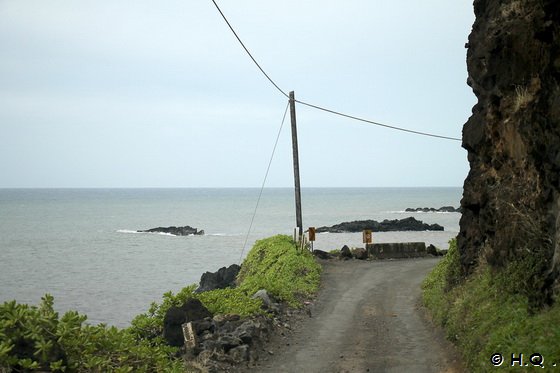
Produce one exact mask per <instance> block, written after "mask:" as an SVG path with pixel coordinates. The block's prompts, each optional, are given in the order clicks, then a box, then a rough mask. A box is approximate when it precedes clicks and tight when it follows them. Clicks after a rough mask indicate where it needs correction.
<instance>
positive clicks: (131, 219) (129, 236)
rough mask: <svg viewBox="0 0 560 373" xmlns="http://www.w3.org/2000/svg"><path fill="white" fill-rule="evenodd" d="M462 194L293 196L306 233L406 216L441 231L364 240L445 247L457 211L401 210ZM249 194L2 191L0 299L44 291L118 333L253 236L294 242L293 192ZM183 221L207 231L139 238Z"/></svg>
mask: <svg viewBox="0 0 560 373" xmlns="http://www.w3.org/2000/svg"><path fill="white" fill-rule="evenodd" d="M461 193H462V189H461V188H308V189H303V190H302V210H303V223H304V227H305V228H307V227H310V226H314V227H320V226H325V225H334V224H338V223H341V222H345V221H352V220H365V219H374V220H378V221H382V220H384V219H402V218H405V217H409V216H413V217H415V218H416V219H418V220H422V221H423V222H425V223H429V224H433V223H437V224H440V225H442V226H443V227H444V228H445V231H443V232H386V233H382V232H379V233H374V241H375V242H410V241H423V242H426V244H430V243H432V244H434V245H436V246H437V247H440V248H447V242H448V241H449V239H450V238H452V237H454V236H456V235H457V232H458V229H459V218H460V214H458V213H408V212H405V211H404V210H405V209H406V208H407V207H413V208H415V207H435V208H439V207H441V206H449V205H450V206H455V207H458V205H459V201H460V198H461ZM259 194H260V189H251V188H249V189H0V302H4V301H8V300H12V299H15V300H17V301H18V302H22V303H30V304H37V303H38V302H39V301H40V298H41V296H43V295H44V294H45V293H50V294H52V295H53V296H54V297H55V308H56V309H57V310H58V311H60V312H65V311H67V310H77V311H79V312H80V313H83V314H87V315H88V320H89V322H90V323H94V324H95V323H101V322H103V323H106V324H110V325H116V326H127V325H129V323H130V321H131V320H132V318H133V317H134V316H135V315H137V314H139V313H142V312H145V311H146V310H147V309H148V307H149V305H150V303H151V302H153V301H159V300H160V299H161V296H162V294H163V293H164V292H166V291H169V290H171V291H173V292H177V291H179V290H180V289H181V288H183V287H184V286H187V285H190V284H193V283H196V282H198V280H199V279H200V276H201V274H202V273H204V272H205V271H216V270H217V269H219V268H220V267H223V266H228V265H230V264H232V263H240V261H241V260H242V259H243V258H244V257H245V255H246V254H247V252H248V251H249V250H250V248H251V247H252V245H253V244H254V242H255V241H256V240H258V239H261V238H266V237H269V236H272V235H275V234H289V235H292V234H293V229H294V226H295V207H294V194H293V190H292V189H289V188H285V189H282V188H278V189H276V188H271V189H265V190H264V191H263V193H262V196H261V198H260V202H259V203H258V208H257V201H258V197H259ZM255 212H256V213H255ZM253 218H254V219H253ZM251 222H252V224H251ZM184 225H189V226H191V227H194V228H198V229H203V230H204V231H205V235H203V236H186V237H176V236H171V235H165V234H154V233H137V231H138V230H143V229H149V228H154V227H167V226H184ZM250 228H251V229H250ZM249 229H250V230H249ZM361 241H362V235H361V233H338V234H330V233H325V234H319V235H317V237H316V241H315V242H314V248H316V249H321V250H332V249H337V248H340V247H341V246H342V245H348V246H351V247H359V246H363V244H362V242H361Z"/></svg>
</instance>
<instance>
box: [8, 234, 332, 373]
mask: <svg viewBox="0 0 560 373" xmlns="http://www.w3.org/2000/svg"><path fill="white" fill-rule="evenodd" d="M320 273H321V267H320V266H319V264H317V263H316V262H315V261H314V259H313V257H312V255H311V254H310V253H309V252H308V251H306V250H304V251H303V252H301V251H298V249H297V247H296V245H295V244H294V242H293V241H292V239H291V238H290V237H289V236H274V237H270V238H267V239H264V240H261V241H258V242H257V243H256V244H255V246H254V247H253V249H252V250H251V251H250V252H249V254H248V255H247V258H246V259H245V261H244V262H243V265H242V270H241V272H240V274H239V276H238V286H237V287H236V288H233V289H218V290H213V291H208V292H203V293H198V294H197V293H194V289H195V288H196V285H190V286H187V287H185V288H183V289H182V290H181V291H179V292H178V293H177V294H173V293H171V292H167V293H165V294H164V295H163V298H162V302H161V303H160V304H157V303H152V305H151V306H150V308H149V310H148V312H146V313H144V314H141V315H138V316H136V317H135V318H134V320H133V321H132V322H131V326H130V327H129V328H126V329H117V328H115V327H107V326H105V325H103V324H101V325H97V326H91V325H88V324H86V323H85V322H86V320H87V317H86V316H85V315H79V314H78V313H77V312H74V311H69V312H67V313H66V314H64V315H63V316H62V317H59V315H58V313H57V312H55V311H54V310H53V302H54V300H53V297H52V296H50V295H46V296H45V297H44V298H43V302H42V303H41V304H40V305H39V306H28V305H26V304H17V303H16V302H15V301H12V302H5V303H4V304H0V373H7V372H12V371H26V372H27V371H53V372H55V371H60V372H62V371H67V372H68V371H71V372H91V371H95V372H189V371H193V370H190V368H188V367H187V366H186V365H185V364H184V362H183V361H182V360H181V359H177V358H176V357H175V356H176V354H177V351H178V350H177V349H176V348H173V347H169V346H167V345H166V344H165V342H164V341H163V338H162V337H161V335H162V331H163V318H164V316H165V313H166V312H167V310H168V309H169V308H170V307H171V306H174V305H175V306H180V305H181V304H183V303H184V302H185V301H186V300H187V299H189V298H198V299H199V300H200V301H201V302H202V303H203V304H204V305H205V306H206V307H207V308H208V309H209V310H210V311H211V312H212V313H213V314H215V315H216V314H236V315H240V316H242V317H246V316H249V315H254V314H258V313H264V311H263V310H262V307H261V306H262V301H261V300H260V299H252V295H253V294H254V293H255V292H256V291H258V290H260V289H266V290H267V291H268V292H269V293H270V294H272V295H273V296H274V297H276V298H277V299H279V300H281V301H284V302H286V303H288V304H290V305H291V306H294V307H297V306H300V305H301V301H302V300H303V299H304V298H305V297H308V296H310V295H311V294H313V293H315V292H316V291H317V289H318V286H319V279H320Z"/></svg>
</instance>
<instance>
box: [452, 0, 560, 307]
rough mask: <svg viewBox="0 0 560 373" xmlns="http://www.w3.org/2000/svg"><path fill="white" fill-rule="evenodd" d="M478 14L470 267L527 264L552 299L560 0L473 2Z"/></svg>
mask: <svg viewBox="0 0 560 373" xmlns="http://www.w3.org/2000/svg"><path fill="white" fill-rule="evenodd" d="M474 11H475V15H476V21H475V23H474V25H473V29H472V33H471V35H470V36H469V41H468V44H467V48H468V51H467V65H468V72H469V78H468V84H469V85H470V86H471V87H472V89H473V91H474V93H475V95H476V96H477V98H478V103H477V104H476V105H475V106H474V107H473V114H472V116H471V117H470V119H469V120H468V122H467V123H466V124H465V125H464V128H463V147H464V148H465V149H467V151H468V160H469V163H470V172H469V174H468V176H467V178H466V180H465V184H464V194H463V199H462V201H461V207H462V210H463V215H462V218H461V222H460V234H459V237H458V247H459V251H460V256H461V265H462V270H463V274H464V275H468V274H469V273H471V272H472V271H473V269H474V268H475V267H476V265H477V264H478V263H479V262H480V261H481V260H484V261H485V262H487V263H488V264H489V265H491V266H493V267H496V268H499V267H504V266H505V265H506V264H508V263H512V262H516V261H517V262H520V261H526V262H527V261H530V267H531V268H532V270H533V272H534V273H533V275H532V276H533V278H532V279H531V281H532V282H531V283H532V284H533V286H534V287H535V292H536V293H539V297H540V299H542V300H543V301H544V302H548V303H550V302H551V301H552V299H553V292H554V289H555V287H557V284H558V278H559V276H560V275H559V269H560V86H559V81H560V1H558V0H475V1H474Z"/></svg>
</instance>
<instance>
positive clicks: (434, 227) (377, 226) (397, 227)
mask: <svg viewBox="0 0 560 373" xmlns="http://www.w3.org/2000/svg"><path fill="white" fill-rule="evenodd" d="M364 230H371V231H373V232H397V231H443V227H442V226H441V225H439V224H426V223H424V222H422V221H420V220H416V219H415V218H413V217H409V218H404V219H400V220H398V219H395V220H387V219H385V220H383V221H382V222H378V221H375V220H356V221H351V222H344V223H340V224H335V225H333V226H330V227H320V228H317V229H316V232H317V233H327V232H328V233H354V232H362V231H364Z"/></svg>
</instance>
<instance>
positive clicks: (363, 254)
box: [352, 247, 368, 260]
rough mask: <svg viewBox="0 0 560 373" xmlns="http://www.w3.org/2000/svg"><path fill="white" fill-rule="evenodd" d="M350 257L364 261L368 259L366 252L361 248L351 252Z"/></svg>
mask: <svg viewBox="0 0 560 373" xmlns="http://www.w3.org/2000/svg"><path fill="white" fill-rule="evenodd" d="M352 256H353V257H354V258H356V259H359V260H366V259H367V258H368V252H367V250H366V249H364V248H363V247H357V248H355V249H354V250H352Z"/></svg>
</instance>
